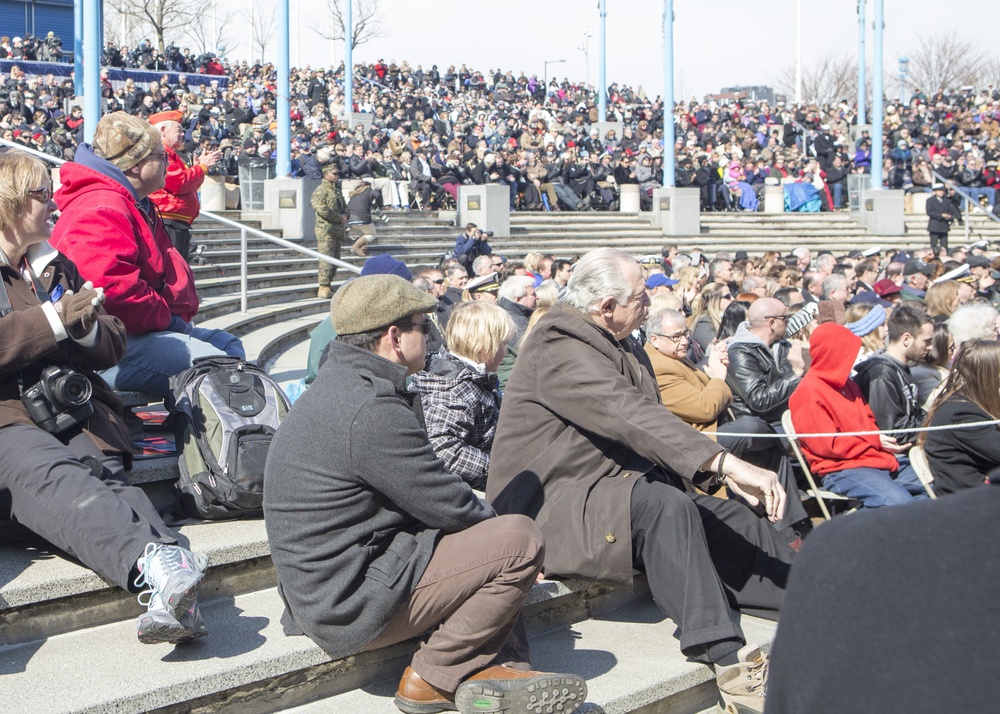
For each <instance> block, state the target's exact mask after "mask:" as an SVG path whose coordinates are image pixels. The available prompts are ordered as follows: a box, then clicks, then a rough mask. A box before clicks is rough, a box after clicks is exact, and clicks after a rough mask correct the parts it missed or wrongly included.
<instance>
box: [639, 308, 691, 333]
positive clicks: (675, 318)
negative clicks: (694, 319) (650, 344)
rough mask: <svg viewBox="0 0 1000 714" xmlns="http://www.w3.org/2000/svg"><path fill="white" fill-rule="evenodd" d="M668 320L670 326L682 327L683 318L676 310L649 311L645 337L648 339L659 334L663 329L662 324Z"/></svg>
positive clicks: (683, 323)
mask: <svg viewBox="0 0 1000 714" xmlns="http://www.w3.org/2000/svg"><path fill="white" fill-rule="evenodd" d="M667 320H669V321H670V322H671V324H674V325H677V326H678V327H684V325H685V324H686V323H685V318H684V314H683V313H681V312H679V311H678V310H671V309H670V308H668V307H664V308H660V309H658V310H651V311H650V313H649V316H648V317H647V318H646V324H645V326H644V327H645V330H646V337H647V338H649V336H650V335H652V334H654V333H657V334H658V333H659V332H660V330H662V329H663V323H664V322H666V321H667Z"/></svg>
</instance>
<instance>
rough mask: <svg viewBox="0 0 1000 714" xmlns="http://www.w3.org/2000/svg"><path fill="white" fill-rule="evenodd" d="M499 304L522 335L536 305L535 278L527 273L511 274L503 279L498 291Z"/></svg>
mask: <svg viewBox="0 0 1000 714" xmlns="http://www.w3.org/2000/svg"><path fill="white" fill-rule="evenodd" d="M498 295H499V297H500V300H499V304H500V307H502V308H503V309H504V310H506V311H507V314H508V315H510V316H511V318H512V319H513V320H514V324H515V325H517V334H519V335H523V334H524V333H525V331H526V330H527V329H528V320H530V319H531V313H533V312H534V311H535V307H536V306H537V305H538V298H537V297H536V295H535V279H534V278H529V277H528V276H527V275H512V276H510V277H509V278H507V279H506V280H504V281H503V284H502V285H501V286H500V292H499V293H498Z"/></svg>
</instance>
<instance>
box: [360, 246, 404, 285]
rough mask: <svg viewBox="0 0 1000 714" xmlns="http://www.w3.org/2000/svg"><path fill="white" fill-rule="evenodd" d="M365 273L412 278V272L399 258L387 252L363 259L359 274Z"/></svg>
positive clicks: (363, 274)
mask: <svg viewBox="0 0 1000 714" xmlns="http://www.w3.org/2000/svg"><path fill="white" fill-rule="evenodd" d="M365 275H398V276H399V277H401V278H402V279H403V280H413V273H411V272H410V269H409V268H407V267H406V265H405V264H404V263H403V261H401V260H396V259H395V258H393V257H392V256H391V255H389V254H388V253H383V254H382V255H373V256H372V257H371V258H369V259H368V260H366V261H365V264H364V265H363V266H362V268H361V276H362V277H364V276H365Z"/></svg>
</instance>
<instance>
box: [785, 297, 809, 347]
mask: <svg viewBox="0 0 1000 714" xmlns="http://www.w3.org/2000/svg"><path fill="white" fill-rule="evenodd" d="M814 317H816V303H814V302H811V303H809V304H808V305H805V306H804V307H803V308H802V309H801V310H799V311H798V312H797V313H795V314H794V315H792V316H791V317H790V318H788V324H787V325H785V337H786V338H788V337H791V336H792V335H794V334H796V333H797V332H798V331H799V330H801V329H802V328H803V327H805V326H806V325H808V324H809V323H810V322H812V320H813V318H814Z"/></svg>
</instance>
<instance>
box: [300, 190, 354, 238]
mask: <svg viewBox="0 0 1000 714" xmlns="http://www.w3.org/2000/svg"><path fill="white" fill-rule="evenodd" d="M309 202H310V203H311V204H312V207H313V210H314V211H316V230H318V231H328V230H329V229H331V228H342V224H341V222H340V218H341V216H344V215H346V214H347V201H345V200H344V192H343V191H341V190H340V185H339V184H336V183H331V182H329V181H326V180H324V181H323V182H322V183H321V184H320V185H319V186H318V187H317V188H316V190H315V191H313V195H312V198H311V199H310V201H309Z"/></svg>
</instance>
